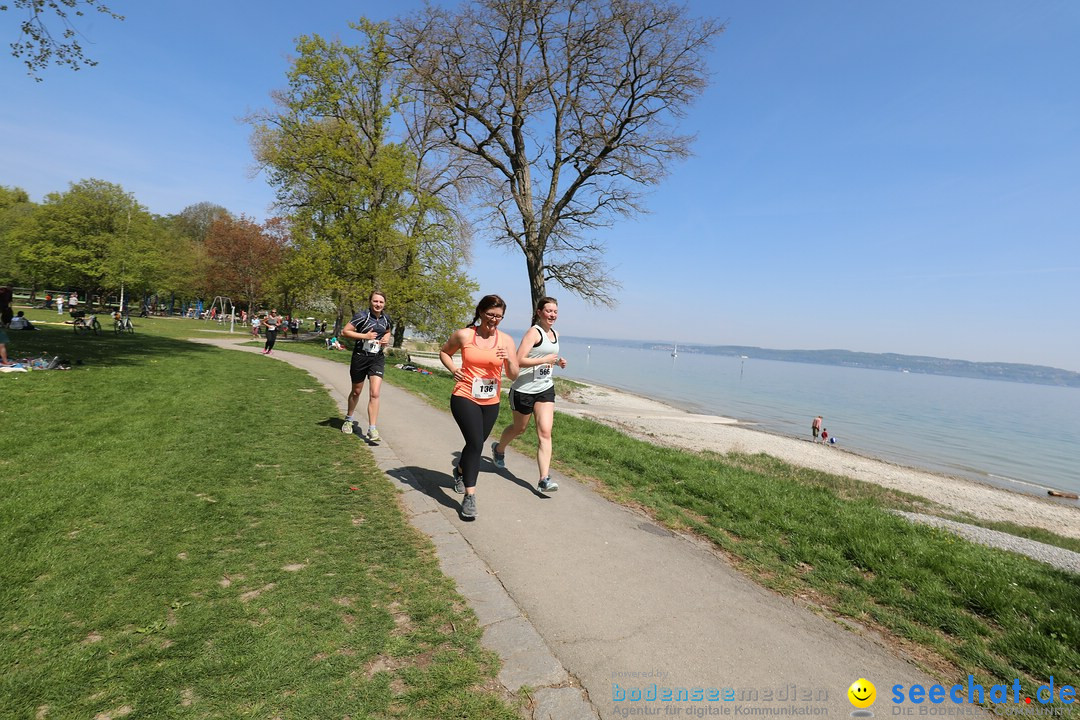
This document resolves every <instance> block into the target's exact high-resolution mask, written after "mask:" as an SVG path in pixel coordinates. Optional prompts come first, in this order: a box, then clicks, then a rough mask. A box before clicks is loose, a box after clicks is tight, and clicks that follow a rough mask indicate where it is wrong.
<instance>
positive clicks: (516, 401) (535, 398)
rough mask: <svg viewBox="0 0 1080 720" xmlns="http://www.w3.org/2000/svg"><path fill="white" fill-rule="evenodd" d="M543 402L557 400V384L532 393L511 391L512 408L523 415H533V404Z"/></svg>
mask: <svg viewBox="0 0 1080 720" xmlns="http://www.w3.org/2000/svg"><path fill="white" fill-rule="evenodd" d="M541 402H549V403H553V402H555V386H554V385H552V386H551V387H549V388H548V389H547V390H543V391H541V392H538V393H535V394H532V395H530V394H529V393H523V392H518V391H517V390H511V391H510V409H511V410H513V411H514V412H516V413H521V414H522V415H532V412H533V405H535V404H536V403H541Z"/></svg>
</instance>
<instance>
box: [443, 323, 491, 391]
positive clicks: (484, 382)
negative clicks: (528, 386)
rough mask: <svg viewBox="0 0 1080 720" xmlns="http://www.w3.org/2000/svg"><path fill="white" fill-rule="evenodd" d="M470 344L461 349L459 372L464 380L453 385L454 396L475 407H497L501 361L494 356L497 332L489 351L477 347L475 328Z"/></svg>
mask: <svg viewBox="0 0 1080 720" xmlns="http://www.w3.org/2000/svg"><path fill="white" fill-rule="evenodd" d="M472 331H473V337H472V342H471V343H468V344H466V345H465V346H464V347H462V348H461V370H462V372H463V373H465V379H464V380H458V381H457V382H456V383H455V384H454V392H453V394H454V395H457V396H458V397H463V398H468V399H469V400H472V401H473V402H474V403H476V404H477V405H497V404H498V402H499V393H500V391H501V390H502V370H503V361H502V360H500V359H499V357H498V356H497V355H495V348H497V347H498V346H499V331H498V330H496V331H495V345H494V346H493V347H491V348H489V349H484V348H482V347H477V345H476V328H473V329H472Z"/></svg>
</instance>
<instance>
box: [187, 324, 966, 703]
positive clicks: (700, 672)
mask: <svg viewBox="0 0 1080 720" xmlns="http://www.w3.org/2000/svg"><path fill="white" fill-rule="evenodd" d="M209 342H211V343H212V344H217V345H221V346H228V345H231V344H232V343H231V342H230V341H209ZM233 347H235V345H233ZM239 349H243V350H250V351H251V352H257V351H258V349H257V348H239ZM275 359H276V360H279V361H284V362H289V363H291V364H293V365H295V366H297V367H300V368H303V369H305V370H307V371H308V372H310V373H311V374H312V375H314V376H315V377H316V378H317V379H319V380H320V381H322V382H323V384H324V385H326V386H327V388H328V389H329V390H330V391H331V393H332V394H333V395H334V397H335V399H336V400H337V402H338V405H339V406H340V407H341V408H342V409H343V408H344V406H345V396H346V395H347V393H348V391H349V387H350V383H349V378H348V368H347V367H346V366H345V365H342V364H340V363H335V362H333V361H331V360H324V359H321V358H316V357H311V356H307V355H300V354H296V353H289V352H285V351H277V350H275V353H274V356H273V357H272V358H268V359H267V362H273V361H274V360H275ZM386 372H387V373H388V374H389V373H395V372H400V371H399V370H397V369H395V368H394V367H393V366H391V365H389V364H388V365H387V370H386ZM382 388H383V390H382V403H381V409H380V415H379V423H378V425H379V432H380V435H381V436H382V444H381V446H379V447H377V448H373V451H374V452H375V454H376V457H377V458H378V459H380V463H381V465H383V466H384V469H385V470H386V471H387V476H388V478H389V480H390V481H391V482H393V483H395V484H396V485H397V486H399V487H400V488H402V489H403V490H410V489H415V486H417V485H418V486H419V490H420V491H421V492H420V493H416V494H417V495H420V494H423V495H424V496H426V497H423V498H422V499H421V501H420V502H416V501H410V502H407V503H406V506H407V507H409V508H412V510H411V511H410V512H411V513H412V514H413V515H414V519H413V522H414V525H417V526H418V527H420V529H421V530H422V531H425V532H427V534H428V535H429V536H431V537H432V539H433V541H435V544H436V547H437V549H438V550H439V552H440V557H441V562H442V564H443V567H444V570H446V569H447V568H448V567H452V566H454V565H455V564H460V563H468V562H473V561H475V560H476V559H477V558H478V560H479V563H482V565H481V566H486V569H487V574H488V575H489V576H491V577H494V578H497V580H498V582H499V583H501V585H502V586H503V587H504V588H505V590H506V592H507V593H508V594H509V597H510V598H511V599H512V601H513V603H514V604H515V605H516V609H517V610H518V611H519V612H520V616H521V617H523V618H525V619H527V621H528V623H531V625H532V627H533V628H535V630H536V631H537V632H538V633H539V635H540V637H541V638H542V639H543V641H544V643H545V644H546V646H547V647H548V648H550V650H551V651H552V652H553V653H554V656H555V658H556V659H557V661H558V663H560V664H561V665H562V667H563V668H565V670H566V671H568V673H569V675H570V678H569V680H568V681H566V680H560V679H558V677H557V674H555V675H553V674H551V673H550V672H548V674H547V677H550V678H552V679H553V681H552V682H543V681H540V685H545V684H546V685H549V686H563V688H564V689H566V687H567V686H569V687H570V688H576V687H577V686H578V685H580V687H581V688H583V689H584V691H585V694H586V695H587V698H588V700H589V701H590V702H591V704H592V707H593V708H594V709H595V712H596V713H598V714H599V716H600V717H601V718H604V720H607V719H608V718H617V717H626V716H628V715H629V713H628V710H633V709H637V712H638V713H641V714H644V713H646V712H649V711H650V710H652V711H656V712H658V714H659V716H661V717H664V716H666V717H698V716H701V715H702V714H705V715H706V716H708V715H712V714H740V708H742V709H746V708H748V707H749V708H760V709H759V710H756V711H755V714H803V713H807V714H811V715H829V716H832V717H842V716H847V715H850V713H851V712H852V711H853V710H854V709H855V708H853V707H852V705H851V704H850V702H849V700H848V697H847V689H848V687H849V686H850V685H851V684H852V683H853V682H854V681H855V680H857V679H859V678H866V679H868V680H870V681H871V682H872V683H874V684H875V685H876V687H877V691H878V698H879V699H878V701H877V704H876V707H874V708H871V709H875V710H876V711H877V715H879V716H882V715H889V714H892V712H893V710H894V708H893V705H892V702H891V700H890V695H891V691H890V688H892V686H893V685H897V684H903V685H905V686H910V685H912V684H915V683H918V684H921V685H922V686H923V687H929V686H931V685H934V684H935V682H937V681H935V680H934V679H933V678H932V677H931V676H929V675H928V674H927V673H925V672H923V671H922V670H920V669H919V668H917V667H916V666H915V665H913V664H912V663H911V662H909V661H908V660H906V659H904V658H901V657H899V656H898V655H897V654H896V652H895V651H894V650H892V649H890V648H889V647H887V646H886V645H885V644H884V643H882V642H880V641H879V640H877V639H876V638H875V636H874V634H873V633H871V632H868V631H865V630H862V629H859V628H852V627H850V626H849V625H848V624H846V623H840V622H837V621H835V620H831V619H828V618H826V617H823V616H821V615H820V614H818V613H816V612H814V611H813V610H812V609H810V608H808V607H804V606H802V605H800V604H798V603H796V602H793V601H792V600H791V599H790V598H783V597H780V596H778V595H775V594H773V593H772V592H770V591H767V590H765V589H763V588H761V587H759V586H758V585H756V584H754V583H753V582H751V581H750V580H748V579H747V578H745V577H744V576H742V575H741V574H740V573H739V572H737V571H736V570H734V569H733V568H732V567H731V566H730V565H729V564H728V563H727V562H726V561H725V560H724V559H723V558H722V557H720V556H718V555H717V554H715V553H714V552H712V551H711V549H710V548H709V547H708V546H707V545H706V544H705V543H702V542H699V541H696V540H693V539H688V538H686V537H683V536H680V535H676V534H673V533H671V532H669V531H668V530H666V529H664V528H662V527H660V526H658V525H656V524H655V523H654V522H652V521H651V520H650V519H649V518H648V517H646V516H645V515H643V514H641V513H638V512H636V511H633V510H630V509H627V508H624V507H622V506H620V505H617V504H615V503H612V502H610V501H608V500H605V499H604V498H602V497H600V496H599V495H597V494H596V493H595V492H593V491H592V490H591V489H589V488H588V487H587V486H585V485H582V484H581V483H578V482H576V481H574V480H571V479H569V478H567V477H564V476H562V475H560V474H558V473H553V478H554V479H555V480H556V481H557V482H558V483H559V490H558V492H555V493H552V494H551V495H550V496H544V495H541V494H539V493H538V492H536V491H535V490H534V486H535V482H536V475H537V471H536V464H535V459H534V458H532V457H526V456H524V455H521V454H520V453H517V452H515V451H514V450H513V449H511V450H510V452H508V453H507V456H506V461H507V468H506V469H505V470H497V469H496V468H495V467H494V465H492V464H491V463H490V450H488V451H486V452H485V458H486V459H487V462H486V463H485V465H484V467H483V468H482V470H481V473H480V478H479V481H478V484H477V509H478V517H477V519H476V520H475V521H465V520H463V519H462V518H461V517H460V516H459V514H458V510H459V507H460V505H459V498H460V496H458V495H456V494H454V492H453V490H452V486H453V480H452V478H451V463H452V462H453V461H454V460H455V459H456V457H457V454H458V452H459V451H460V449H461V445H462V439H461V435H460V433H459V432H458V428H457V425H456V424H455V423H454V420H453V418H452V417H451V416H450V413H449V411H448V410H446V411H444V410H439V409H436V408H432V407H431V406H429V405H427V404H426V403H425V402H424V401H422V400H420V399H418V398H416V397H414V396H412V395H410V394H409V393H407V392H405V391H404V390H401V389H399V388H397V387H395V386H393V385H391V384H389V383H385V382H384V383H383V385H382ZM447 406H449V399H448V400H447ZM358 410H359V411H360V412H359V413H358V417H361V418H364V417H365V415H364V412H365V411H366V396H365V398H362V399H361V404H360V405H359V407H358ZM558 425H559V423H558V418H556V421H555V431H554V447H555V453H556V454H557V453H558ZM339 426H340V422H333V423H331V424H330V426H329V427H328V429H327V432H339V430H338V428H339ZM529 432H532V430H531V429H530V430H529ZM357 442H363V441H362V440H360V439H359V438H358V439H357ZM489 446H490V441H489ZM410 486H412V487H410ZM425 509H426V510H432V512H430V513H427V514H426V515H425V514H424V510H425ZM435 514H437V515H441V517H439V518H436V517H434V515H435ZM425 518H426V519H425ZM433 520H435V521H437V522H434V523H433V522H432V521H433ZM443 521H445V522H443ZM433 527H436V528H441V529H436V530H432V528H433ZM447 528H449V529H447ZM444 535H445V536H446V537H445V538H444V537H443V536H444ZM456 535H460V538H461V539H463V540H464V543H461V544H459V545H453V544H447V543H443V542H442V540H444V539H445V540H453V539H454V538H453V537H451V536H456ZM473 554H475V557H473ZM448 574H450V575H451V576H452V577H455V575H454V573H453V572H449V573H448ZM458 583H459V587H461V586H462V585H463V581H462V580H461V579H460V578H459V579H458ZM466 597H469V595H468V594H466ZM486 597H487V596H486V595H483V594H481V595H476V594H475V593H473V598H475V599H476V601H475V602H473V605H474V609H475V610H476V611H477V615H478V617H480V618H481V624H482V625H485V627H486V623H485V616H489V617H490V616H491V615H492V606H490V605H489V604H486V603H485V601H484V599H485V598H486ZM526 624H527V623H526ZM512 642H513V641H511V643H512ZM522 642H525V641H524V640H523V641H522ZM506 652H507V651H506V649H505V648H503V649H501V650H500V653H501V654H503V655H504V656H505V655H506ZM510 654H511V655H512V654H513V650H512V648H511V651H510ZM535 662H542V661H540V660H536V661H535ZM547 670H549V669H547V668H546V669H545V672H546V671H547ZM541 675H543V673H541ZM515 677H517V676H514V677H507V676H506V673H503V674H501V675H500V679H501V680H502V681H503V683H504V684H505V685H507V686H508V687H509V689H510V690H511V691H516V690H517V689H518V687H515V686H514V685H515V682H516V683H517V684H518V685H521V684H528V685H530V686H532V687H534V688H535V687H538V686H539V685H538V684H537V681H536V680H533V681H532V682H528V681H527V680H528V678H527V677H526V676H521V677H526V682H518V681H517V680H516V679H515ZM654 683H655V686H656V689H657V691H658V692H660V693H662V692H663V690H664V689H665V688H670V689H672V691H673V692H677V689H678V688H686V689H687V691H688V692H689V691H692V689H693V688H702V689H704V691H705V693H704V694H703V697H704V698H705V700H703V701H696V702H695V701H693V699H691V700H689V701H677V700H671V701H667V702H662V701H659V700H657V701H655V702H647V701H645V700H640V701H636V700H633V699H631V698H633V697H635V693H637V692H641V693H643V696H644V697H646V698H648V697H649V696H650V693H651V691H652V687H653V684H654ZM728 688H730V689H733V690H734V694H735V698H736V699H735V700H734V701H729V702H724V701H713V702H709V701H708V694H707V693H708V692H709V690H710V689H716V690H717V691H719V692H721V693H722V692H724V691H725V689H728ZM755 693H756V697H757V700H756V701H755V700H746V699H745V698H752V697H753V696H754V694H755ZM621 697H625V698H626V699H620V698H621ZM721 697H723V695H721ZM739 698H743V699H742V700H740V699H739ZM767 698H768V699H767ZM912 707H914V706H912ZM923 707H925V706H923ZM780 708H786V709H787V710H780ZM963 709H966V710H969V709H971V706H964V708H963ZM770 710H772V711H773V712H772V713H770ZM714 711H717V712H714ZM725 711H726V712H725ZM559 712H560V711H554V712H552V713H549V714H548V715H546V717H571V715H572V716H573V717H586V716H587V714H573V713H569V712H565V713H564V714H562V715H560V714H558V713H559ZM575 712H576V711H575ZM917 712H918V710H914V713H917ZM650 714H651V713H650ZM537 717H539V715H537Z"/></svg>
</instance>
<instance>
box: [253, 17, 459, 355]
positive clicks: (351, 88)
mask: <svg viewBox="0 0 1080 720" xmlns="http://www.w3.org/2000/svg"><path fill="white" fill-rule="evenodd" d="M354 27H355V29H357V30H359V31H360V32H361V34H362V35H363V44H362V46H360V47H351V46H347V45H344V44H343V43H341V42H331V41H327V40H325V39H323V38H321V37H319V36H305V37H301V38H300V39H299V40H298V42H297V51H298V57H297V58H296V59H295V60H294V62H293V66H292V68H291V70H290V72H289V76H288V77H289V86H288V89H287V90H285V91H283V92H281V93H279V94H278V95H277V96H276V98H275V99H276V101H277V105H278V107H277V110H276V111H275V112H267V113H262V114H260V115H258V116H255V117H254V118H252V124H253V125H254V127H255V133H254V134H255V143H254V144H255V147H256V155H257V157H258V158H259V160H260V161H261V162H262V164H263V167H264V168H265V169H266V171H267V174H268V177H269V180H270V182H271V184H272V185H274V186H275V187H276V188H277V193H278V203H279V205H280V206H281V207H283V208H287V209H289V210H290V211H291V217H292V222H293V226H294V237H293V242H294V248H295V250H294V254H293V257H292V258H291V259H290V260H289V262H288V263H287V267H286V273H287V275H286V277H287V278H288V279H289V281H290V282H293V283H303V284H306V285H307V286H309V287H310V288H311V289H312V290H313V291H315V292H319V293H322V294H326V295H330V296H331V297H332V298H333V299H334V301H335V303H336V305H337V308H338V311H337V323H336V324H337V326H338V328H340V326H341V325H342V323H343V320H344V319H345V315H346V314H349V313H351V312H352V311H353V310H355V309H356V308H358V307H363V305H364V304H365V303H366V301H367V297H368V293H369V292H370V291H371V290H372V289H379V290H381V291H382V292H384V293H385V294H386V295H387V298H388V301H389V303H390V308H391V312H392V314H394V316H395V317H396V318H398V319H400V320H405V321H409V322H413V323H416V322H417V319H415V318H413V317H411V316H410V310H409V308H410V307H411V306H412V304H413V301H412V298H413V297H423V296H424V294H425V292H426V293H428V294H430V292H431V290H430V288H431V287H433V286H434V285H435V284H438V285H441V284H442V283H443V281H444V280H446V279H452V280H454V281H456V282H457V283H458V287H468V284H467V281H466V280H465V277H464V273H463V272H462V271H461V270H460V269H459V268H460V262H461V260H462V259H463V257H464V254H463V253H460V252H458V253H456V254H455V253H450V254H449V255H448V254H447V253H445V252H442V251H440V250H439V249H438V248H437V246H439V245H441V244H445V243H446V241H447V238H449V237H454V235H453V233H441V234H437V233H434V232H427V229H428V228H429V226H436V225H437V226H438V227H440V228H442V227H445V225H446V223H451V224H452V223H453V217H452V214H451V213H447V212H445V211H443V212H440V211H439V210H438V208H439V201H438V200H437V199H435V198H434V197H432V196H431V193H430V192H428V190H427V189H426V188H423V187H421V186H419V185H418V184H417V182H416V181H417V172H416V168H417V166H418V159H417V156H416V154H415V153H414V152H413V151H412V149H411V148H410V146H409V144H408V142H406V141H404V140H401V139H398V138H395V137H393V136H392V134H391V130H390V127H391V119H392V117H393V116H394V114H395V113H396V112H397V111H398V108H399V106H400V104H399V102H398V99H397V97H396V92H395V82H396V81H395V77H394V71H393V67H392V66H391V64H390V62H389V57H388V55H387V50H386V41H385V26H382V25H376V24H373V23H369V22H366V21H361V22H360V23H359V24H358V25H355V26H354ZM432 214H440V215H441V217H442V222H441V223H428V222H423V221H420V220H418V219H419V218H421V216H426V215H432ZM436 257H441V258H442V261H441V262H434V261H433V260H432V259H431V258H436ZM448 257H449V258H450V260H449V261H448V260H447V258H448ZM432 272H439V273H444V274H446V273H449V278H448V277H447V276H446V275H440V276H434V275H432V274H431V273H432ZM463 297H464V299H465V305H466V306H467V305H468V291H467V290H466V291H464V292H459V293H450V294H448V295H447V296H446V301H447V302H448V303H451V304H454V305H460V304H461V299H462V298H463ZM417 307H419V305H417ZM403 315H404V316H403ZM400 340H401V337H400V333H399V336H398V337H396V338H395V342H396V343H400Z"/></svg>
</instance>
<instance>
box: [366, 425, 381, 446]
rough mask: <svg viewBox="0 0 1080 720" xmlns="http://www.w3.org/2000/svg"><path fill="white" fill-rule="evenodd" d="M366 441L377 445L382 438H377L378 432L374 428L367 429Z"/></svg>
mask: <svg viewBox="0 0 1080 720" xmlns="http://www.w3.org/2000/svg"><path fill="white" fill-rule="evenodd" d="M367 439H368V440H370V441H371V442H373V443H377V442H379V441H380V440H382V438H381V437H379V431H378V430H377V429H375V428H368V434H367Z"/></svg>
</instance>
